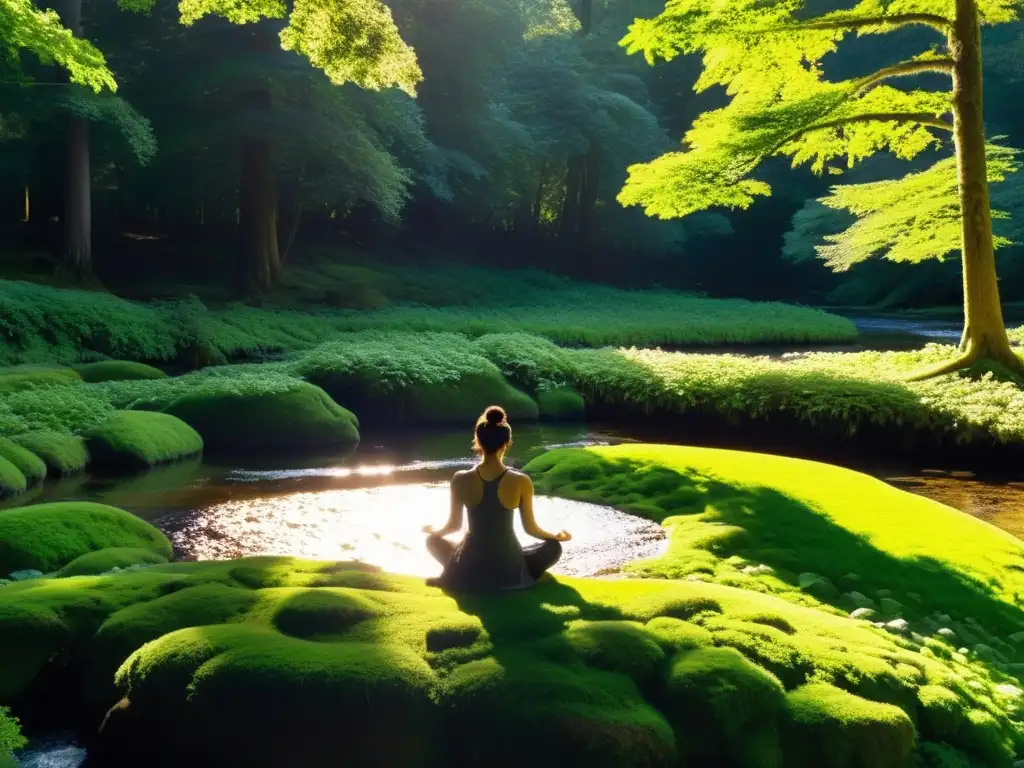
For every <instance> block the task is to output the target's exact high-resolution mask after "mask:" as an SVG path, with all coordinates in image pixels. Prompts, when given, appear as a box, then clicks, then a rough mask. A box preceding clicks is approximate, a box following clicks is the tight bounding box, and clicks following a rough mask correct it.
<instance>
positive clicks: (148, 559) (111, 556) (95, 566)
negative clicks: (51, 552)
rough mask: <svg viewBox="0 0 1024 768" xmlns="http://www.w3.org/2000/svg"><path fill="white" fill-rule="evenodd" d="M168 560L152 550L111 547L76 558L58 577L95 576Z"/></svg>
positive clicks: (61, 570) (62, 569)
mask: <svg viewBox="0 0 1024 768" xmlns="http://www.w3.org/2000/svg"><path fill="white" fill-rule="evenodd" d="M166 562H167V558H166V557H165V556H164V555H162V554H159V553H157V552H154V551H153V550H151V549H141V548H138V547H110V548H108V549H101V550H99V551H97V552H89V553H87V554H84V555H82V556H81V557H76V558H75V559H74V560H72V561H71V562H70V563H68V564H67V565H65V566H64V567H63V568H61V569H60V572H59V573H58V574H57V575H58V576H94V575H98V574H101V573H107V572H109V571H111V570H113V569H114V568H127V567H129V566H132V565H154V564H156V563H166Z"/></svg>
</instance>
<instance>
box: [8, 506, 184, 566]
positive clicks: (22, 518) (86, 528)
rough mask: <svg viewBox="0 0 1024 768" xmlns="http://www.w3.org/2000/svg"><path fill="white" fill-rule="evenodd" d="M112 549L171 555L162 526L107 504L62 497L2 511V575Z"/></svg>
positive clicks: (53, 564)
mask: <svg viewBox="0 0 1024 768" xmlns="http://www.w3.org/2000/svg"><path fill="white" fill-rule="evenodd" d="M110 547H130V548H135V549H145V550H148V551H150V552H153V553H155V554H157V555H159V556H161V557H164V558H169V557H170V556H171V544H170V542H169V541H168V540H167V537H166V536H164V535H163V534H162V533H161V532H160V531H159V530H157V529H156V528H154V527H153V526H152V525H150V524H149V523H146V522H144V521H142V520H140V519H139V518H137V517H135V515H132V514H129V513H128V512H125V511H123V510H120V509H116V508H115V507H108V506H106V505H105V504H94V503H92V502H87V501H62V502H54V503H51V504H35V505H32V506H28V507H17V508H14V509H9V510H2V511H0V574H2V575H6V574H8V573H11V572H12V571H20V570H27V569H35V570H39V571H42V572H43V573H50V572H52V571H55V570H57V569H59V568H63V567H64V566H65V565H67V564H68V563H70V562H71V561H72V560H75V559H76V558H78V557H81V556H82V555H85V554H87V553H90V552H95V551H97V550H102V549H108V548H110Z"/></svg>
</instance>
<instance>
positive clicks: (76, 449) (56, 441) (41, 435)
mask: <svg viewBox="0 0 1024 768" xmlns="http://www.w3.org/2000/svg"><path fill="white" fill-rule="evenodd" d="M13 439H14V442H16V443H17V444H18V445H20V446H22V447H23V448H26V449H28V450H29V451H31V452H32V453H34V454H35V455H36V456H38V457H39V458H40V459H42V460H43V462H44V463H45V464H46V469H47V471H48V472H49V473H50V475H57V476H65V475H73V474H75V473H76V472H81V471H82V470H83V469H85V467H86V465H87V464H88V463H89V451H88V449H86V447H85V440H83V439H82V438H81V437H79V436H78V435H69V434H67V433H65V432H29V433H28V434H25V435H18V436H17V437H15V438H13Z"/></svg>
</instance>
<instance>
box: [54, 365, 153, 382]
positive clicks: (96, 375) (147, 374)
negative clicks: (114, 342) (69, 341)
mask: <svg viewBox="0 0 1024 768" xmlns="http://www.w3.org/2000/svg"><path fill="white" fill-rule="evenodd" d="M73 370H74V371H75V373H77V374H78V375H79V376H81V377H82V381H85V382H90V383H96V382H101V381H137V380H140V379H165V378H167V374H166V373H164V372H163V371H161V370H160V369H159V368H154V367H153V366H151V365H146V364H145V363H134V362H131V361H130V360H101V361H100V362H97V363H83V364H81V365H76V366H74V369H73Z"/></svg>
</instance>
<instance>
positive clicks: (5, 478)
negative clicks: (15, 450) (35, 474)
mask: <svg viewBox="0 0 1024 768" xmlns="http://www.w3.org/2000/svg"><path fill="white" fill-rule="evenodd" d="M27 488H28V480H26V479H25V475H23V474H22V473H21V470H20V469H18V468H17V467H16V466H14V464H12V463H11V462H10V461H8V460H7V459H5V458H3V457H2V456H0V499H2V498H4V497H6V496H17V495H18V494H19V493H24V492H25V490H26V489H27Z"/></svg>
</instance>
